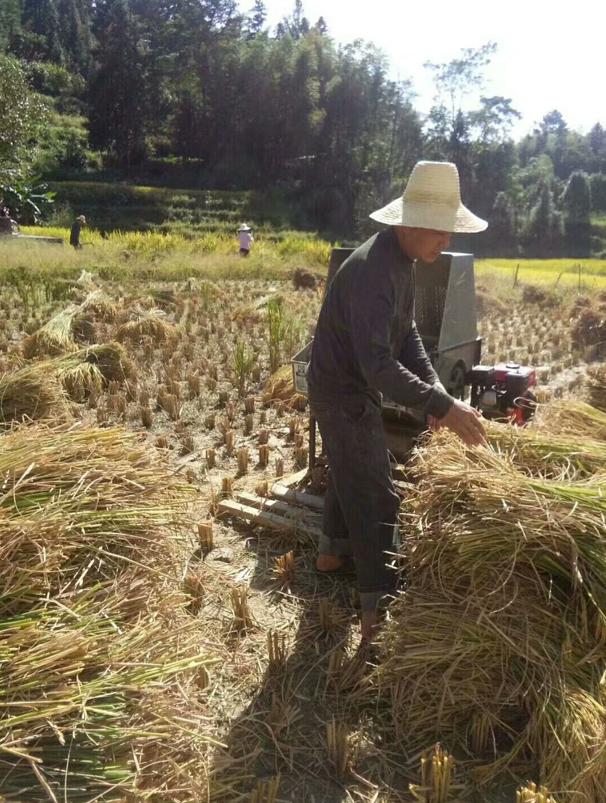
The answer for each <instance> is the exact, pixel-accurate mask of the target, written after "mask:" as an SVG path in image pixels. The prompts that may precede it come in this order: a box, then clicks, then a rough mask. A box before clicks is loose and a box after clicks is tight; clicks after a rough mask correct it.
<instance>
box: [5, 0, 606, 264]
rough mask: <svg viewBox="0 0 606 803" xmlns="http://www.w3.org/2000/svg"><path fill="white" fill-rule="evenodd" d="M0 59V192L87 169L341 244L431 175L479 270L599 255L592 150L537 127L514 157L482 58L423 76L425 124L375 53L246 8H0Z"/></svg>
mask: <svg viewBox="0 0 606 803" xmlns="http://www.w3.org/2000/svg"><path fill="white" fill-rule="evenodd" d="M0 52H1V53H3V54H4V56H2V57H0V58H2V62H1V65H0V66H1V69H0V89H1V88H3V87H4V90H5V91H4V92H3V93H0V118H2V120H4V116H5V115H4V114H2V112H3V110H4V112H5V113H6V114H8V113H9V112H10V113H11V114H12V116H13V118H15V116H17V117H18V120H17V125H15V120H14V119H13V124H12V127H11V132H12V133H10V134H7V133H6V131H7V124H6V122H3V121H2V120H0V183H1V182H2V180H3V177H2V171H4V174H5V177H6V172H7V170H9V169H12V170H13V172H14V171H15V170H21V172H24V171H25V172H27V171H29V172H30V173H31V172H32V171H33V172H38V173H40V174H42V175H46V176H48V177H53V178H61V177H77V176H81V175H83V174H86V173H87V171H89V172H90V170H91V167H96V168H101V167H102V168H104V169H112V170H114V171H116V174H117V175H123V176H126V177H128V176H138V175H141V174H145V172H146V171H147V174H148V175H149V174H151V171H155V172H156V174H157V177H158V179H159V180H161V179H162V176H163V175H166V176H168V175H169V174H170V173H171V171H173V172H175V171H180V172H179V175H180V176H184V177H187V176H189V177H190V180H191V183H192V185H195V186H205V187H212V188H216V189H221V188H223V189H240V188H241V189H263V188H269V187H284V188H286V189H287V190H288V192H289V193H290V197H291V198H292V201H293V203H294V204H296V205H297V208H298V209H299V210H302V211H303V213H304V218H305V219H306V220H307V221H308V222H309V225H310V227H314V228H317V229H319V230H320V231H321V232H322V233H324V234H326V235H328V236H332V237H340V238H343V237H348V238H353V237H357V236H361V235H362V234H364V233H365V232H366V231H367V230H368V229H367V225H368V224H367V222H366V215H367V213H368V211H369V210H370V209H372V208H375V207H376V206H379V205H381V204H383V203H384V202H386V201H388V200H390V199H391V198H393V197H395V195H397V194H398V193H399V192H401V190H402V186H403V183H404V181H405V179H406V177H407V175H408V173H409V172H410V169H411V167H412V165H413V164H414V163H415V162H416V161H417V160H418V159H420V158H433V159H448V160H451V161H454V162H455V163H456V164H457V165H458V167H459V172H460V174H461V179H462V185H463V193H464V197H465V199H466V201H467V202H468V203H469V205H470V206H471V207H472V208H473V209H474V210H477V212H478V213H479V214H481V215H483V216H485V217H487V218H488V219H489V220H490V222H491V226H490V228H489V230H488V232H487V233H486V235H482V237H483V240H482V243H481V244H479V243H478V246H479V247H480V248H481V249H482V250H484V251H485V252H487V253H495V254H501V255H504V256H506V255H516V254H527V255H537V256H539V255H540V256H551V255H564V254H567V255H571V256H587V255H589V254H590V253H594V254H595V253H599V252H601V251H604V252H605V253H606V242H602V240H601V238H600V235H599V230H596V229H595V228H594V229H592V224H591V216H592V214H593V216H594V217H595V216H596V215H599V214H600V213H605V214H606V132H605V131H604V129H603V128H602V126H601V125H600V124H599V123H596V125H595V126H594V127H593V128H592V129H591V131H590V132H589V133H588V134H581V133H578V132H576V131H574V130H571V129H570V128H569V127H568V126H567V124H566V121H565V120H564V119H563V117H562V115H561V114H560V113H559V112H558V111H557V110H553V111H551V112H549V113H547V114H545V115H544V116H543V118H542V120H541V121H540V122H539V123H538V124H537V126H536V128H535V130H534V131H533V133H531V134H529V135H528V136H526V137H524V138H523V139H521V140H520V141H519V142H515V141H514V140H513V138H512V136H511V130H512V126H513V124H514V123H515V121H516V119H517V118H518V117H519V114H518V112H517V111H516V110H515V103H514V101H512V99H508V98H505V97H501V96H486V95H484V94H482V90H483V75H484V72H485V68H486V66H487V65H488V64H489V62H490V59H491V57H492V55H493V54H494V52H495V45H494V44H492V43H488V44H486V45H484V46H483V47H480V48H477V49H465V50H462V51H461V54H460V57H459V58H457V59H455V60H453V61H451V62H448V63H444V64H433V63H428V64H427V65H426V68H427V69H428V70H430V71H431V73H432V76H433V80H434V84H435V88H436V99H435V103H434V106H433V108H432V109H431V111H430V113H429V115H427V116H426V117H423V116H422V115H421V114H420V113H419V112H418V110H417V109H415V96H414V91H413V84H412V82H411V81H394V80H393V79H391V78H390V75H389V64H388V62H387V60H386V58H385V56H384V55H383V54H382V53H381V51H380V50H378V49H377V48H376V47H375V46H374V45H372V44H370V43H368V42H364V41H356V42H353V43H350V44H347V45H340V44H338V43H336V42H335V40H334V39H333V38H332V37H331V35H330V32H329V30H328V29H327V26H326V23H325V21H324V19H323V18H322V17H321V18H319V19H318V20H316V21H310V20H309V19H308V18H307V17H306V16H305V13H304V8H303V5H302V0H295V3H294V7H293V9H292V12H291V14H290V15H289V16H288V17H285V18H284V19H283V20H282V21H281V22H280V23H279V24H278V25H277V26H276V27H275V28H274V29H273V30H270V28H269V27H268V25H267V15H266V9H265V6H264V4H263V0H255V1H254V5H253V7H252V8H251V9H250V10H249V11H247V12H242V11H241V10H240V9H239V8H238V6H237V4H236V2H235V0H3V2H2V4H1V5H0ZM471 90H473V91H474V93H475V95H477V96H478V97H479V101H478V102H477V104H476V107H475V108H472V109H470V108H469V105H468V104H466V103H465V96H466V95H467V94H468V93H469V92H470V91H471ZM26 98H29V100H28V101H27V104H28V105H27V108H24V107H23V103H24V102H25V99H26ZM15 104H16V105H18V106H19V108H20V111H19V112H18V114H17V115H16V113H15V112H14V107H15ZM44 105H46V123H45V125H44V126H43V127H42V128H40V126H38V127H36V120H37V121H40V119H41V114H42V111H41V108H42V107H43V106H44ZM7 119H8V118H7ZM5 140H7V142H5ZM8 140H11V141H13V140H17V141H16V142H15V141H13V142H12V145H11V144H10V143H8ZM32 142H34V143H36V144H37V148H32V147H30V144H31V143H32ZM11 160H12V167H11ZM2 165H4V167H3V166H2ZM17 165H19V167H18V168H17ZM476 250H477V246H476Z"/></svg>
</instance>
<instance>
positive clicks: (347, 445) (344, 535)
mask: <svg viewBox="0 0 606 803" xmlns="http://www.w3.org/2000/svg"><path fill="white" fill-rule="evenodd" d="M311 410H312V414H313V415H314V416H315V418H316V420H317V422H318V427H319V429H320V434H321V436H322V444H323V447H324V451H325V453H326V457H327V459H328V465H329V468H330V471H329V476H328V487H327V490H326V498H325V502H324V526H323V531H324V534H323V537H322V539H321V541H320V554H328V555H337V556H342V557H344V556H347V555H353V558H354V562H355V566H356V574H357V577H358V584H359V590H360V602H361V606H362V610H365V611H372V610H376V608H377V607H378V605H379V602H380V601H381V600H382V599H383V598H384V597H386V596H390V595H392V594H393V593H394V592H395V588H396V573H395V571H394V570H393V569H392V568H390V567H389V566H388V565H387V564H388V561H389V553H391V552H392V551H393V549H394V546H395V539H396V533H397V519H398V508H399V498H398V495H397V493H396V491H395V488H394V485H393V481H392V477H391V466H390V463H389V453H388V451H387V444H386V441H385V431H384V429H383V421H382V419H381V409H380V407H379V406H378V405H377V404H376V403H375V402H374V401H373V400H372V399H371V398H370V397H368V396H355V397H352V398H348V399H347V400H345V401H344V400H341V399H339V401H338V403H332V402H327V401H313V400H312V403H311Z"/></svg>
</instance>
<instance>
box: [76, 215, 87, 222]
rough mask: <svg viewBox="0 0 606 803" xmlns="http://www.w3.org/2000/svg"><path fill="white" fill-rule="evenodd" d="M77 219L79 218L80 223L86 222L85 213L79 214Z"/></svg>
mask: <svg viewBox="0 0 606 803" xmlns="http://www.w3.org/2000/svg"><path fill="white" fill-rule="evenodd" d="M76 220H79V221H80V223H86V218H85V217H84V215H78V217H77V218H76Z"/></svg>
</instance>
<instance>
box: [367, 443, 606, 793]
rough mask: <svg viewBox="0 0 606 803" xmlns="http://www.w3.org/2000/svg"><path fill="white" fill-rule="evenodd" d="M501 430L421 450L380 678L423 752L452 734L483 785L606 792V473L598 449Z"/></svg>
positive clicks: (401, 725)
mask: <svg viewBox="0 0 606 803" xmlns="http://www.w3.org/2000/svg"><path fill="white" fill-rule="evenodd" d="M491 435H492V436H493V437H492V440H493V442H496V443H497V444H498V450H497V449H495V448H494V447H493V448H481V449H477V448H476V449H473V450H469V449H467V448H465V447H464V446H463V445H462V444H461V443H460V442H459V441H458V440H457V439H456V438H454V436H450V435H449V434H447V433H438V436H437V437H435V438H434V439H433V440H432V441H431V442H430V443H429V444H428V445H427V447H426V448H423V449H421V450H420V451H419V452H418V454H417V456H416V461H415V463H414V466H413V475H414V478H415V483H414V485H411V487H410V494H409V497H408V501H407V502H406V503H405V505H404V508H403V527H402V531H403V532H404V533H406V538H405V542H404V545H403V553H404V556H405V559H406V561H407V564H408V568H409V575H408V576H409V580H408V587H407V590H406V594H405V595H404V596H402V597H401V598H400V599H399V600H397V601H396V602H395V603H394V605H393V606H392V619H391V621H390V623H389V624H388V625H387V626H386V628H385V629H384V632H383V635H382V639H381V649H382V661H381V662H380V664H379V666H378V668H377V670H376V673H375V676H374V681H375V683H376V684H377V688H378V689H379V690H380V691H381V693H382V694H383V695H385V696H386V698H387V699H389V700H390V701H391V711H392V714H393V727H394V729H395V738H397V739H401V740H402V741H403V742H404V743H405V744H406V746H407V748H408V749H409V750H410V751H411V752H412V753H414V752H415V751H416V750H420V749H423V746H424V745H426V744H428V743H430V742H431V741H434V740H436V739H440V741H442V742H443V743H444V744H445V745H446V746H447V747H448V749H449V750H451V751H452V752H453V753H454V754H455V755H456V756H457V758H460V759H461V760H462V761H463V763H464V764H467V765H468V766H467V769H468V770H469V769H470V768H471V774H470V775H468V776H467V777H472V778H473V779H474V780H475V781H476V782H478V783H480V784H486V783H488V782H490V781H492V780H493V779H494V778H496V777H498V776H499V774H500V773H501V772H503V771H505V770H511V771H513V772H514V773H517V774H518V776H522V777H524V776H526V777H528V776H531V777H532V776H534V777H540V778H541V779H542V780H543V781H544V782H545V783H546V784H547V785H548V786H549V787H550V788H552V789H557V790H561V791H565V792H567V793H575V794H577V795H578V797H579V799H585V800H588V801H598V800H603V799H606V754H605V753H604V750H603V744H604V740H605V739H606V708H605V707H604V706H605V702H606V701H605V697H604V692H603V688H602V678H603V673H604V670H605V669H606V530H605V528H604V520H605V516H606V475H605V474H604V473H601V474H595V475H592V474H591V473H590V471H589V468H590V464H591V461H589V462H588V459H587V455H591V460H593V459H594V458H595V454H594V450H593V447H592V446H590V445H588V444H589V443H590V442H583V441H582V440H581V439H579V440H578V441H577V447H576V449H575V450H574V454H573V455H572V456H571V459H570V460H566V459H565V454H564V450H563V449H562V448H561V446H562V444H561V442H559V443H558V442H556V448H555V449H554V450H553V453H550V452H549V450H548V449H547V448H546V439H545V440H543V439H541V438H537V433H521V432H519V431H515V430H510V431H508V432H506V433H505V431H504V430H503V432H502V433H501V434H500V435H499V436H498V437H495V436H494V430H492V429H491ZM567 443H569V444H570V443H572V441H570V442H568V441H567ZM516 444H518V445H516ZM602 450H603V444H602ZM579 455H584V457H583V458H582V459H581V458H579ZM602 470H603V467H602ZM583 795H585V796H586V797H583Z"/></svg>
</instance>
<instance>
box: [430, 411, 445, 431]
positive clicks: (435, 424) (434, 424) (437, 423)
mask: <svg viewBox="0 0 606 803" xmlns="http://www.w3.org/2000/svg"><path fill="white" fill-rule="evenodd" d="M427 426H428V427H429V429H430V430H431V431H432V432H437V431H438V430H439V429H442V421H441V420H440V419H439V418H436V417H435V415H428V416H427Z"/></svg>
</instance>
